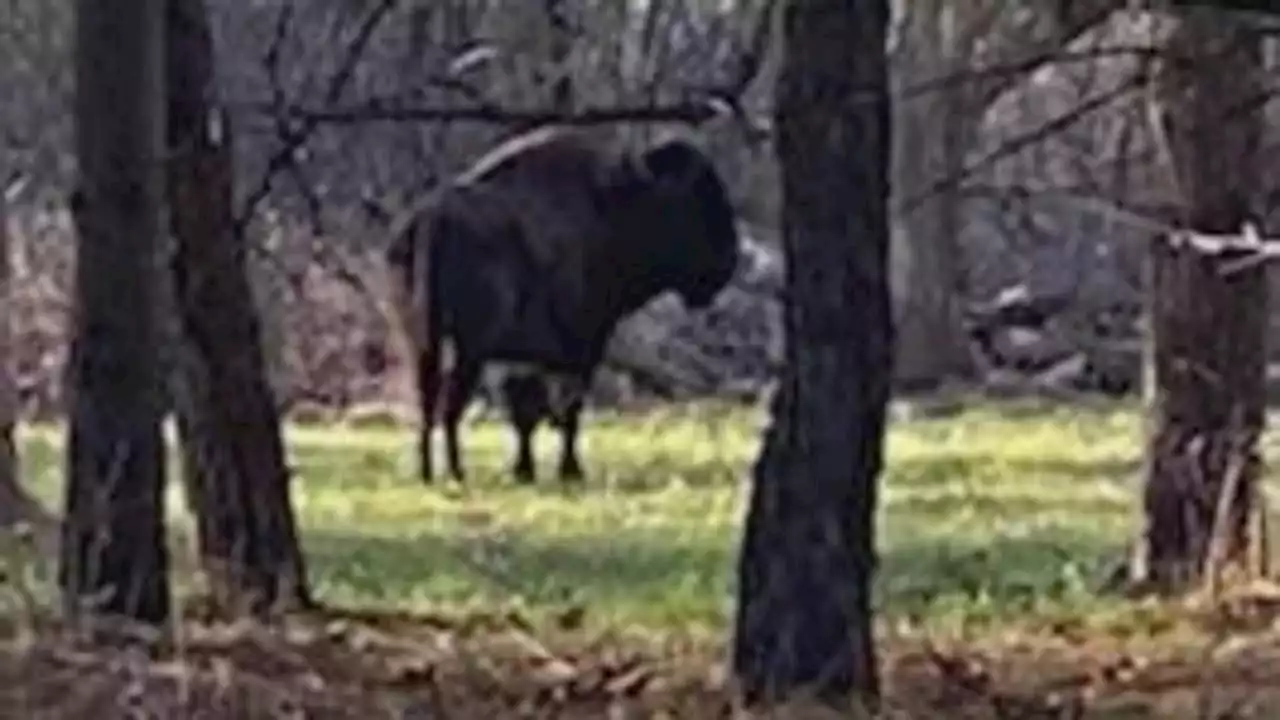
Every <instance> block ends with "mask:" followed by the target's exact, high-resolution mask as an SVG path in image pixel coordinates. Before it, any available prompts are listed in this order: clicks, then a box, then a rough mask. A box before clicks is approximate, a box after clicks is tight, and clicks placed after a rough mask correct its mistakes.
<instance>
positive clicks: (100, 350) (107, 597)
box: [58, 0, 170, 626]
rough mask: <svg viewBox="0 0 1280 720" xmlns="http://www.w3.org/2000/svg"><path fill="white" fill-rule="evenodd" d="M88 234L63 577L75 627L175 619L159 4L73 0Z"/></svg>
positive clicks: (80, 217) (79, 221) (78, 212)
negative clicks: (167, 492) (162, 349)
mask: <svg viewBox="0 0 1280 720" xmlns="http://www.w3.org/2000/svg"><path fill="white" fill-rule="evenodd" d="M76 18H77V22H76V38H75V43H76V45H75V47H76V54H75V68H76V99H75V122H76V155H77V160H78V163H79V172H80V177H79V187H78V188H77V190H76V193H75V196H74V197H73V199H72V211H73V214H74V217H75V222H76V229H77V231H78V237H79V243H78V246H77V262H76V275H75V278H76V298H75V301H76V316H75V331H74V339H73V340H72V351H71V358H70V362H69V365H68V368H69V374H70V378H69V379H70V385H71V387H72V390H73V397H72V406H71V422H70V425H71V428H70V437H69V444H68V450H67V474H68V478H67V484H66V495H65V497H66V513H65V518H64V520H63V530H62V548H61V562H60V564H59V571H58V581H59V585H60V587H61V589H62V593H63V601H64V605H65V611H66V613H67V616H68V617H69V618H70V619H71V620H72V622H73V623H78V622H81V621H86V620H90V619H92V618H93V617H95V616H96V617H99V618H127V619H132V620H137V621H142V622H144V623H149V624H153V625H156V626H159V625H161V624H162V623H164V622H165V621H166V620H167V619H168V616H169V611H170V598H169V587H168V553H167V549H166V545H165V528H164V512H163V511H164V504H163V502H162V490H163V485H164V476H165V475H164V461H165V453H164V441H163V437H162V435H161V431H160V427H161V426H160V422H161V416H162V409H161V370H160V367H159V363H158V362H157V360H156V357H155V352H154V349H155V347H156V345H157V340H158V339H159V337H160V334H159V322H158V321H159V314H158V313H157V312H156V302H155V301H156V288H157V280H158V277H159V267H158V266H157V263H156V258H157V251H158V248H159V243H160V238H161V237H162V236H163V226H162V202H163V188H164V182H163V177H162V175H161V174H160V173H159V169H160V157H161V147H160V142H161V138H162V128H163V122H164V120H163V115H162V114H161V102H162V93H163V86H162V82H163V80H162V77H161V72H162V69H161V58H162V55H161V53H162V46H161V36H162V33H163V30H164V18H163V9H162V6H161V4H160V0H127V1H124V2H108V1H107V0H80V1H79V2H77V3H76Z"/></svg>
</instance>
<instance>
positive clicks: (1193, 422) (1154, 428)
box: [1135, 10, 1268, 590]
mask: <svg viewBox="0 0 1280 720" xmlns="http://www.w3.org/2000/svg"><path fill="white" fill-rule="evenodd" d="M1163 64H1164V65H1165V68H1164V70H1163V73H1162V76H1161V78H1160V93H1161V97H1162V99H1163V104H1164V109H1165V118H1164V119H1165V128H1166V131H1167V133H1168V139H1169V149H1170V151H1171V155H1172V161H1173V166H1174V169H1175V176H1176V178H1177V181H1178V183H1179V186H1180V187H1181V188H1182V192H1183V202H1184V206H1183V207H1182V208H1179V209H1178V211H1179V212H1178V215H1177V220H1178V224H1180V225H1182V226H1183V227H1186V228H1189V229H1191V230H1194V231H1197V232H1202V233H1208V234H1231V233H1234V232H1236V231H1238V230H1239V228H1240V226H1241V224H1242V223H1243V222H1245V221H1248V220H1251V219H1253V218H1256V217H1258V213H1257V210H1258V208H1257V207H1256V202H1255V201H1256V198H1257V195H1258V193H1257V179H1258V174H1257V169H1258V168H1257V163H1256V161H1255V158H1256V157H1257V156H1258V150H1259V147H1258V143H1259V135H1260V125H1261V123H1260V111H1261V105H1260V104H1259V103H1258V102H1257V98H1259V97H1261V95H1260V94H1259V90H1260V87H1261V86H1260V77H1261V74H1262V70H1261V67H1262V66H1261V45H1260V41H1259V39H1258V38H1257V37H1256V36H1254V37H1250V35H1249V34H1248V33H1247V32H1246V31H1244V29H1243V28H1242V27H1241V26H1240V25H1239V24H1238V21H1236V20H1233V19H1231V18H1229V17H1224V16H1222V15H1221V14H1218V13H1215V12H1212V11H1209V12H1207V13H1206V12H1205V11H1203V10H1198V11H1197V10H1187V11H1183V12H1182V17H1181V23H1180V27H1179V29H1178V30H1177V32H1175V34H1174V36H1173V38H1172V39H1171V40H1170V43H1169V46H1168V48H1167V49H1166V52H1165V56H1164V58H1163ZM1235 260H1239V257H1234V258H1233V257H1230V256H1228V255H1219V256H1209V255H1205V254H1203V253H1199V252H1197V251H1195V250H1193V249H1189V248H1181V247H1174V246H1172V245H1171V244H1170V243H1168V242H1165V241H1163V239H1160V240H1157V241H1156V242H1155V243H1154V244H1153V250H1152V255H1151V263H1152V266H1151V280H1152V289H1151V292H1152V293H1153V295H1152V298H1153V302H1152V316H1153V317H1152V320H1153V322H1152V326H1153V331H1154V332H1153V335H1154V340H1153V342H1154V348H1153V355H1152V361H1153V363H1152V364H1153V367H1152V369H1153V371H1154V377H1153V378H1152V380H1153V383H1154V386H1153V387H1152V391H1153V397H1152V398H1151V401H1152V406H1151V408H1150V412H1151V413H1152V416H1151V424H1150V437H1149V441H1148V442H1149V445H1148V448H1147V454H1148V476H1147V487H1146V493H1145V507H1146V521H1147V522H1146V529H1145V536H1144V538H1143V542H1142V543H1141V554H1140V557H1139V558H1138V562H1137V563H1136V566H1135V570H1136V571H1137V575H1139V578H1138V579H1140V580H1144V581H1148V582H1151V583H1153V584H1154V585H1155V587H1157V588H1160V589H1164V590H1177V589H1185V588H1186V587H1187V586H1188V584H1190V583H1195V582H1198V581H1202V580H1211V579H1213V578H1214V577H1215V576H1216V570H1217V569H1218V567H1217V566H1220V565H1223V564H1225V565H1235V566H1239V567H1240V568H1241V569H1244V570H1246V571H1247V572H1249V573H1254V572H1260V571H1262V570H1263V567H1262V566H1263V565H1264V564H1265V562H1264V560H1265V559H1264V558H1263V557H1262V553H1261V547H1262V546H1263V538H1262V537H1261V529H1262V528H1261V523H1260V522H1259V521H1260V517H1261V515H1260V503H1259V493H1260V490H1261V489H1260V487H1259V482H1258V481H1259V478H1260V475H1261V470H1262V459H1261V455H1260V452H1259V447H1258V438H1259V435H1260V434H1261V432H1262V429H1263V426H1264V423H1265V416H1264V403H1265V382H1266V329H1267V294H1268V293H1267V278H1266V274H1265V269H1264V266H1263V265H1261V264H1255V265H1253V266H1252V267H1251V268H1250V269H1246V270H1243V271H1228V270H1227V268H1228V266H1229V265H1230V263H1232V262H1233V261H1235ZM1215 538H1216V539H1215ZM1210 566H1215V567H1214V572H1213V573H1211V574H1210V575H1209V576H1208V577H1206V576H1205V575H1204V573H1205V571H1206V570H1208V569H1210Z"/></svg>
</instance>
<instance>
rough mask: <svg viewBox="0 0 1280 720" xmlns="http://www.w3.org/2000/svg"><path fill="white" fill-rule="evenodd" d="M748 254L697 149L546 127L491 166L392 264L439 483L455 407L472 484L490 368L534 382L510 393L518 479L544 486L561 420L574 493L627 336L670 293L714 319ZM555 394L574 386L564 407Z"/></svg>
mask: <svg viewBox="0 0 1280 720" xmlns="http://www.w3.org/2000/svg"><path fill="white" fill-rule="evenodd" d="M739 247H740V240H739V237H738V232H737V226H736V222H735V217H734V213H733V208H732V205H731V204H730V202H729V198H728V193H727V191H726V190H725V187H724V184H723V181H722V180H721V179H720V177H719V175H718V174H717V173H716V171H715V168H714V166H713V165H712V163H711V161H710V159H709V158H707V157H706V155H704V154H703V153H702V152H701V151H700V150H698V149H697V148H695V147H694V146H693V145H691V144H689V143H688V142H685V141H682V140H668V141H665V142H662V143H658V144H655V145H653V146H651V147H648V148H646V149H644V150H643V151H641V152H634V153H633V152H628V151H625V150H622V149H621V148H619V147H618V146H616V145H614V144H612V143H610V142H608V141H606V140H605V139H604V138H602V137H600V136H598V135H594V134H592V133H591V132H590V131H585V130H571V129H565V128H558V127H546V128H541V129H538V130H533V131H530V132H528V133H525V134H523V135H519V136H517V137H515V138H513V139H511V140H508V141H507V142H505V143H503V144H501V145H499V146H498V147H497V148H495V149H493V150H491V151H490V152H489V153H487V154H486V155H484V156H483V157H481V158H480V159H479V160H478V161H476V162H475V163H474V164H473V165H472V166H471V167H470V168H469V169H468V170H467V171H465V172H464V173H462V174H461V175H459V176H458V177H456V178H454V179H453V181H452V182H450V183H448V184H447V185H445V186H443V187H442V188H440V189H439V190H438V191H437V192H435V193H434V194H433V195H432V196H431V197H429V198H428V199H427V200H426V202H425V203H424V204H423V205H422V206H421V207H418V208H415V209H413V210H411V211H410V213H409V215H408V216H407V220H406V221H405V222H404V223H403V225H402V226H401V227H399V228H393V230H392V238H391V245H390V247H389V249H388V251H387V262H388V265H389V267H390V269H391V275H392V282H391V290H392V305H393V306H394V309H395V310H396V312H397V314H398V316H399V320H400V323H399V325H400V327H401V330H402V331H403V334H404V337H405V338H406V340H407V341H408V344H409V346H410V347H411V348H412V349H413V352H414V354H415V356H416V364H417V379H418V394H419V401H420V404H421V427H420V436H419V453H420V459H419V463H420V472H421V476H422V479H423V481H424V482H428V483H429V482H431V480H432V478H433V462H432V451H431V434H432V430H433V428H434V425H435V422H436V419H437V418H436V412H437V404H438V403H440V402H441V401H442V408H441V417H440V420H441V422H442V424H443V425H444V430H445V444H446V453H447V462H448V465H449V469H450V472H451V474H452V475H453V477H454V478H455V479H456V480H458V481H461V480H463V478H464V476H465V473H464V471H463V468H462V462H461V457H460V451H459V445H458V436H457V431H458V424H459V421H460V419H461V416H462V413H463V411H464V410H465V408H466V405H467V404H468V402H469V401H470V399H471V397H472V395H473V394H474V392H475V388H476V384H477V382H478V381H479V379H480V376H481V372H482V370H483V368H484V366H485V365H486V363H490V362H500V363H503V364H517V365H520V366H523V367H522V370H521V371H520V372H519V373H518V374H516V375H513V376H511V377H509V378H508V379H507V380H506V382H504V385H503V394H504V399H505V402H506V404H507V405H508V410H509V415H508V417H509V418H510V420H511V423H512V425H513V426H514V429H515V431H516V435H517V441H518V448H519V449H518V454H519V456H518V459H517V462H516V464H515V468H514V472H515V475H516V477H517V478H518V479H519V480H521V481H524V482H532V480H533V478H534V466H533V458H532V449H531V436H532V433H533V431H534V429H536V426H537V424H538V423H539V422H540V421H541V420H542V419H543V418H544V417H547V416H551V417H552V420H553V422H554V423H555V424H556V425H557V426H558V427H559V429H560V432H561V458H560V468H559V470H560V477H561V479H562V480H572V479H578V478H580V477H581V475H582V467H581V464H580V462H579V460H578V456H577V447H576V446H577V435H578V426H579V420H580V416H581V413H582V406H583V401H584V395H585V393H586V390H587V388H589V387H590V385H591V381H592V379H593V376H594V374H595V369H596V368H597V367H598V366H599V364H600V362H601V361H602V360H603V356H604V351H605V346H606V343H607V342H608V340H609V337H610V336H611V335H612V334H613V331H614V329H615V328H616V326H617V324H618V323H619V322H620V321H621V320H622V319H623V318H624V317H626V316H627V315H629V314H631V313H632V312H635V311H636V310H638V309H639V308H640V307H642V306H643V305H645V304H646V303H648V302H649V301H651V300H653V299H654V298H656V297H657V296H658V295H660V294H662V293H663V292H666V291H668V290H672V291H675V292H676V293H677V295H679V296H680V297H681V299H682V300H683V303H684V305H685V306H686V308H689V309H693V310H698V309H703V308H706V307H708V306H710V305H711V303H712V302H714V300H715V298H716V297H717V296H718V295H719V293H720V291H721V290H723V289H724V287H725V286H726V285H727V284H728V283H729V281H730V280H731V278H732V276H733V273H734V271H735V269H736V268H737V265H738V261H739ZM445 340H450V341H452V350H453V352H452V362H451V363H449V365H450V367H449V368H448V371H447V372H445V369H444V368H443V367H442V350H443V346H444V342H445ZM551 380H556V381H558V382H560V383H562V384H563V386H564V388H563V389H564V392H563V393H560V394H563V395H565V396H566V397H564V398H563V399H562V401H557V402H553V400H552V397H551V396H550V395H549V388H548V382H549V381H551Z"/></svg>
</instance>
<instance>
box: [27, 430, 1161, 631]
mask: <svg viewBox="0 0 1280 720" xmlns="http://www.w3.org/2000/svg"><path fill="white" fill-rule="evenodd" d="M763 422H764V419H763V418H762V417H760V416H759V415H757V414H752V413H747V412H746V411H734V410H724V409H711V408H706V407H703V408H697V409H692V408H685V409H670V408H669V409H665V410H661V411H657V412H655V413H653V414H649V415H645V416H641V417H631V418H622V417H610V416H596V417H593V418H591V419H590V420H589V422H588V424H587V429H586V431H585V438H584V452H583V460H584V463H585V464H586V466H587V472H588V474H589V477H588V485H587V487H586V490H585V491H582V492H579V493H574V494H569V493H566V492H564V491H562V490H561V489H560V488H559V487H558V485H557V483H556V481H555V478H554V472H553V471H554V468H555V462H554V460H555V453H556V452H557V451H558V440H557V439H556V438H555V437H554V435H553V434H552V433H550V432H546V431H544V432H543V433H542V435H541V440H540V443H539V446H540V447H539V450H540V453H539V454H540V458H539V459H540V466H539V470H540V474H541V482H540V484H539V485H538V486H537V487H535V488H519V487H516V486H514V484H513V483H512V482H511V480H510V479H509V477H508V475H507V473H506V467H507V465H508V463H509V461H510V455H509V449H508V437H507V431H506V429H505V428H504V427H502V426H499V425H496V424H481V425H477V426H474V427H472V428H470V430H469V431H468V432H467V433H466V435H465V443H466V452H467V459H468V461H469V468H470V470H471V478H470V481H469V487H468V488H467V489H466V490H465V491H462V492H460V491H458V490H456V489H453V488H451V486H450V485H449V484H448V483H444V482H440V483H438V484H437V485H436V486H435V487H433V488H424V487H423V486H422V485H420V484H419V482H418V481H417V479H416V478H415V477H414V476H413V472H412V470H413V457H414V453H413V447H412V439H411V435H410V433H409V432H408V431H407V430H389V429H359V430H348V429H301V428H295V429H291V430H290V432H289V442H290V448H291V454H292V458H291V459H292V462H293V464H294V467H295V468H296V471H297V480H296V485H295V488H294V501H295V505H296V508H297V512H298V516H299V518H300V522H301V524H302V532H303V542H304V545H305V549H306V552H307V558H308V562H309V563H310V568H309V570H310V573H311V577H312V581H313V584H314V587H315V590H316V591H317V594H318V596H319V597H320V598H321V599H323V600H325V601H330V602H334V603H341V604H343V605H359V606H373V607H381V608H401V609H412V610H423V609H429V608H435V607H439V606H440V605H450V606H456V605H473V604H480V605H495V604H496V605H503V606H511V605H518V606H523V607H525V608H527V609H529V610H531V611H532V612H534V613H535V614H536V613H537V612H538V611H541V610H554V609H556V608H560V607H563V606H564V605H565V604H566V603H582V604H583V605H584V606H585V607H587V608H589V610H588V620H589V621H590V622H592V623H593V624H595V623H602V624H607V625H611V626H618V625H639V626H642V627H647V628H648V627H662V628H668V629H675V628H678V629H680V630H682V631H690V632H696V631H698V630H699V629H705V630H711V631H718V630H719V629H721V628H722V627H723V624H724V623H725V622H726V620H727V618H728V617H729V615H728V613H729V610H730V608H731V604H730V602H731V597H732V587H733V573H734V567H735V555H736V552H737V543H738V535H739V528H740V522H741V518H742V510H743V501H744V500H745V492H744V490H745V487H746V484H745V480H746V477H747V475H748V473H749V470H750V464H751V461H752V459H753V458H754V455H755V452H756V448H757V442H758V431H759V429H760V428H761V427H762V425H763ZM1139 431H1140V427H1139V422H1138V417H1137V416H1136V415H1134V414H1132V413H1126V412H1124V411H1119V410H1113V411H1082V410H1081V411H1069V410H1056V411H1050V412H1035V413H1029V414H1028V413H1022V414H1020V415H1019V416H1016V417H1015V416H1012V415H1008V414H1005V415H1002V414H1000V413H998V412H996V411H992V410H987V411H973V412H968V413H966V414H963V415H961V416H959V417H953V418H950V419H947V420H931V421H912V422H899V423H896V424H895V425H894V427H893V429H892V432H891V434H890V437H889V441H888V467H887V471H886V473H885V475H884V476H883V478H882V487H883V491H882V505H881V509H882V512H881V520H880V527H879V531H880V551H881V565H880V568H881V569H880V574H879V584H878V588H877V604H878V607H879V609H880V611H881V614H882V617H883V618H885V619H886V620H887V621H889V622H896V623H898V624H902V623H903V622H911V623H913V624H916V625H920V624H922V625H923V626H924V627H925V628H926V629H931V630H940V629H944V628H947V627H951V628H955V627H961V628H963V627H974V626H977V627H989V626H993V625H997V624H1000V623H1003V622H1005V621H1007V620H1009V619H1012V618H1025V617H1044V616H1049V617H1052V616H1057V615H1062V614H1067V615H1083V614H1088V613H1095V612H1097V611H1099V610H1102V609H1104V608H1105V606H1106V603H1105V602H1104V601H1102V600H1098V599H1095V597H1094V594H1093V592H1092V588H1093V586H1094V584H1095V583H1096V581H1097V576H1098V568H1099V563H1101V562H1103V561H1104V560H1111V559H1114V558H1115V557H1116V555H1117V553H1118V552H1119V551H1120V550H1121V548H1122V547H1123V545H1124V543H1125V542H1126V541H1127V540H1128V539H1129V537H1130V536H1131V534H1132V532H1133V528H1134V525H1133V522H1134V519H1135V513H1134V510H1135V502H1136V499H1137V492H1136V487H1137V485H1136V477H1135V472H1136V464H1135V463H1136V460H1137V458H1138V457H1139V443H1138V439H1139ZM24 440H25V442H24V447H25V452H26V462H27V466H28V468H29V469H30V472H31V477H32V481H33V484H34V486H35V488H36V490H37V492H38V494H40V495H41V496H42V497H44V498H46V499H49V500H51V501H52V500H56V499H58V498H59V484H60V481H59V479H58V476H59V475H60V473H61V456H60V450H59V442H60V440H59V433H57V432H54V431H52V430H48V429H36V430H30V431H28V432H27V433H26V435H25V436H24ZM179 499H180V496H178V494H177V491H176V490H175V492H174V493H173V494H172V495H171V503H170V507H171V508H172V509H173V510H174V511H175V514H176V511H177V509H178V508H181V507H182V506H181V504H180V503H179V502H178V500H179Z"/></svg>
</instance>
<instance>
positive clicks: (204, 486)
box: [167, 0, 309, 614]
mask: <svg viewBox="0 0 1280 720" xmlns="http://www.w3.org/2000/svg"><path fill="white" fill-rule="evenodd" d="M167 8H168V13H169V33H168V36H167V37H168V51H169V56H168V58H169V65H168V78H167V79H168V89H169V105H168V113H169V115H168V119H169V126H168V131H169V139H170V147H171V148H172V149H173V150H172V155H171V156H170V162H169V190H170V193H171V194H170V202H171V207H172V208H173V212H172V213H171V216H170V220H171V223H172V229H173V235H174V237H175V238H176V240H177V247H176V252H175V254H174V256H173V259H172V270H173V286H174V291H175V293H176V295H177V306H178V314H179V320H180V326H181V330H182V337H183V345H184V347H183V352H182V362H181V363H180V365H181V368H182V378H181V382H180V383H178V384H179V386H180V390H179V392H177V393H176V395H177V407H178V428H179V433H180V436H181V440H182V448H183V471H184V473H185V474H186V479H187V491H188V493H189V495H190V499H191V505H192V508H193V509H194V510H195V512H196V518H197V525H198V536H199V538H198V539H199V554H200V559H201V565H202V569H203V570H204V572H205V574H206V580H207V582H209V584H210V589H211V591H212V595H213V598H212V599H213V602H214V603H215V605H216V606H217V607H219V608H220V609H222V610H224V611H226V612H228V613H233V614H238V613H246V612H250V613H258V612H262V611H264V610H267V609H269V608H275V607H278V606H281V605H283V606H286V607H287V606H296V605H300V604H301V605H305V604H308V602H309V600H308V593H307V586H306V577H305V570H304V566H303V560H302V554H301V552H300V550H299V547H298V538H297V531H296V528H295V523H294V518H293V509H292V507H291V505H290V501H289V481H290V477H289V471H288V468H287V467H286V465H285V455H284V446H283V442H282V438H281V431H280V420H279V416H278V415H277V412H276V407H275V402H274V400H273V395H272V391H271V386H270V382H269V378H268V375H267V368H266V361H265V356H264V354H263V352H262V345H261V330H260V327H259V320H258V315H257V309H256V307H255V306H254V302H253V295H252V290H251V287H250V284H249V279H248V274H247V266H246V262H245V254H246V247H245V242H244V238H242V237H240V236H239V234H238V233H237V232H236V231H235V229H234V227H233V226H234V223H233V221H232V219H233V218H232V206H231V203H232V186H231V177H232V175H231V172H230V171H231V153H230V146H229V142H228V140H227V138H226V131H225V128H223V129H222V131H221V132H219V131H218V130H216V129H215V127H216V126H215V123H214V119H213V115H212V108H211V106H210V103H211V100H210V97H209V93H210V88H211V87H212V85H211V81H212V78H213V43H212V37H211V34H210V32H209V25H208V20H207V16H206V14H205V13H206V9H205V6H204V2H203V0H168V5H167Z"/></svg>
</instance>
